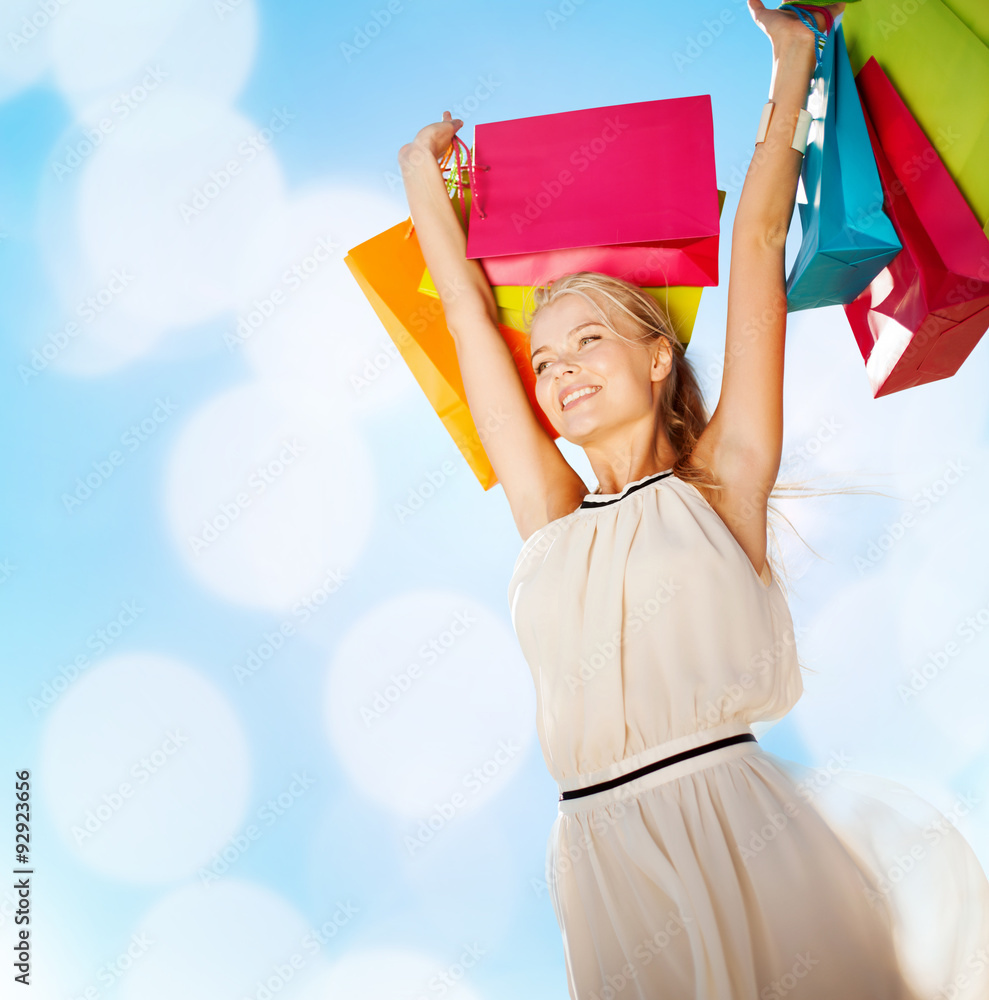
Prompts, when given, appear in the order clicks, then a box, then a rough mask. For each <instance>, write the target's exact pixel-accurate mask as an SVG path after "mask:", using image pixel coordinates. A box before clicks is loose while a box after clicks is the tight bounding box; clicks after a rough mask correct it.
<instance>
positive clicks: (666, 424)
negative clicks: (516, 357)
mask: <svg viewBox="0 0 989 1000" xmlns="http://www.w3.org/2000/svg"><path fill="white" fill-rule="evenodd" d="M564 295H579V296H580V297H581V298H583V299H584V300H585V301H587V302H588V303H589V304H590V305H591V307H592V308H593V309H594V310H595V312H596V313H597V315H598V316H599V317H600V319H601V322H602V323H603V324H604V325H605V326H606V327H607V328H608V329H609V330H610V331H611V332H612V333H614V334H615V335H616V336H617V337H618V338H619V339H621V340H623V341H624V342H625V343H628V344H638V345H640V346H641V345H646V346H648V345H651V344H655V343H657V342H658V341H659V339H660V338H665V339H666V340H668V341H669V343H670V346H671V348H672V355H673V364H672V367H671V369H670V373H669V375H668V376H667V378H666V382H665V384H664V387H663V393H662V395H661V398H660V399H659V401H658V405H657V407H656V416H655V421H654V425H653V429H654V433H653V444H652V455H653V458H654V459H655V460H656V462H657V464H658V462H659V454H658V436H659V431H660V429H661V428H662V429H665V431H666V435H667V437H668V438H669V441H670V444H671V445H672V446H673V450H674V452H675V453H676V461H675V463H674V465H673V472H674V475H676V476H677V478H678V479H682V480H684V481H685V482H689V483H693V484H695V485H699V486H705V487H707V488H709V489H711V490H714V491H718V490H723V489H725V486H724V485H723V484H721V483H719V482H718V481H717V480H716V478H715V476H714V474H713V473H712V472H711V470H710V469H707V468H699V467H695V466H693V465H691V464H689V459H690V455H691V453H692V452H693V450H694V447H695V446H696V444H697V441H698V439H699V438H700V436H701V434H702V433H703V431H704V428H705V427H707V425H708V423H709V421H710V419H711V418H710V414H709V413H708V409H707V407H706V406H705V404H704V398H703V395H702V393H701V389H700V385H699V383H698V380H697V376H696V374H695V372H694V367H693V365H692V364H691V362H690V361H689V360H688V359H687V358H686V356H685V354H684V351H685V348H684V345H683V344H682V343H681V342H680V340H679V339H678V338H677V336H676V334H675V333H674V331H673V324H672V322H671V320H670V317H669V315H668V313H667V311H666V309H664V307H663V306H661V305H660V304H659V302H658V301H657V300H656V299H655V298H654V297H653V296H652V295H650V294H649V293H648V292H644V291H642V289H641V288H639V287H637V286H636V285H632V284H629V283H628V282H627V281H622V280H621V279H619V278H612V277H609V276H607V275H604V274H598V273H596V272H593V271H579V272H576V273H573V274H565V275H563V276H562V277H560V278H557V279H556V280H555V281H553V282H551V283H550V284H548V285H544V286H542V287H540V288H537V289H535V290H534V292H533V296H532V301H531V302H528V303H527V304H526V317H525V327H526V330H530V329H531V327H532V320H533V319H534V317H535V315H536V314H537V313H538V311H539V310H540V309H544V308H545V307H546V306H548V305H551V304H552V303H553V302H556V301H557V300H558V299H559V298H561V297H562V296H564ZM616 315H620V316H623V317H625V319H626V320H627V321H629V324H630V325H631V326H632V327H633V329H635V330H636V331H638V334H639V336H638V338H637V340H633V341H630V340H629V338H628V337H627V336H625V335H624V334H622V333H621V332H620V331H619V330H618V329H617V328H616V323H615V317H616ZM818 478H820V477H818ZM812 481H813V480H811V479H805V480H790V481H784V482H780V481H777V482H776V484H775V485H774V487H773V489H772V491H771V492H770V493H769V495H768V497H767V501H766V506H767V522H768V530H769V540H768V544H767V553H766V558H767V560H768V561H769V565H770V569H771V570H772V573H773V576H774V577H775V578H776V579H778V580H779V581H780V585H781V587H782V589H783V592H784V594H788V590H789V584H790V578H789V576H788V574H787V572H786V566H785V564H784V562H783V560H782V558H781V557H780V555H779V544H778V541H779V540H778V536H777V533H776V524H775V523H774V522H775V521H777V520H778V519H780V518H782V519H783V520H784V521H785V522H786V523H787V524H788V525H789V526H790V528H791V530H792V531H793V532H794V534H795V535H796V536H797V537H798V538H799V539H800V540H801V542H803V544H804V545H805V546H806V547H807V548H808V549H810V551H811V552H813V553H814V555H815V556H817V557H818V558H821V556H820V553H818V552H816V551H815V550H814V549H813V548H812V547H811V546H810V545H808V543H807V541H806V540H805V539H804V538H803V536H802V535H801V534H800V532H799V531H797V529H796V528H795V527H794V526H793V522H792V521H791V520H790V519H789V518H788V517H787V516H786V515H785V514H784V513H783V512H782V511H780V510H779V509H778V508H777V507H776V506H775V504H774V503H773V500H774V498H775V499H779V498H780V497H782V496H788V497H801V498H807V497H816V496H832V495H839V494H846V493H871V494H874V495H876V496H887V495H888V494H885V493H882V492H878V491H876V490H869V489H857V488H847V487H846V488H841V489H830V490H811V489H808V488H807V483H809V482H812Z"/></svg>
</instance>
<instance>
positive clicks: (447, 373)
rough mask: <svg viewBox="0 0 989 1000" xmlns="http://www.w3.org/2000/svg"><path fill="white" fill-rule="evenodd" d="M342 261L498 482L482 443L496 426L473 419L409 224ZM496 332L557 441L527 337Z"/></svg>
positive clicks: (480, 467)
mask: <svg viewBox="0 0 989 1000" xmlns="http://www.w3.org/2000/svg"><path fill="white" fill-rule="evenodd" d="M344 262H345V263H346V265H347V267H349V268H350V272H351V274H353V276H354V278H355V279H356V280H357V283H358V284H359V285H360V287H361V289H362V291H363V292H364V294H365V295H366V296H367V299H368V301H369V302H370V303H371V306H372V308H373V309H374V311H375V312H376V313H377V314H378V318H379V319H380V320H381V322H382V323H383V324H384V326H385V329H386V330H387V331H388V334H389V336H390V337H391V339H392V340H393V341H394V342H395V346H396V347H397V348H398V350H399V353H400V354H401V355H402V357H403V358H404V360H405V363H406V364H407V365H408V366H409V370H410V371H411V372H412V374H413V376H414V377H415V379H416V381H417V382H418V383H419V386H420V388H421V389H422V391H423V392H424V393H425V395H426V398H427V399H428V400H429V402H430V404H431V405H432V407H433V409H434V410H435V411H436V414H437V416H438V417H439V418H440V420H441V421H442V423H443V426H444V427H445V428H446V429H447V431H448V432H449V434H450V436H451V437H452V438H453V440H454V442H455V444H456V445H457V448H458V449H459V450H460V452H461V454H462V455H463V456H464V458H465V459H466V460H467V464H468V465H469V466H470V468H471V469H472V470H473V472H474V475H476V476H477V478H478V481H479V482H480V484H481V486H482V487H483V488H484V489H485V490H489V489H491V487H492V486H494V485H495V483H496V482H497V481H498V480H497V477H496V476H495V474H494V470H493V469H492V467H491V463H490V461H489V460H488V457H487V455H486V454H485V451H484V447H483V444H482V441H483V438H484V437H485V436H486V435H487V433H489V432H491V431H493V430H495V427H493V426H488V425H486V424H485V423H484V422H483V421H482V424H481V427H480V428H478V427H477V425H476V424H475V422H474V419H473V417H472V416H471V412H470V409H469V407H468V405H467V395H466V392H465V390H464V383H463V379H462V378H461V375H460V366H459V363H458V361H457V349H456V346H455V345H454V342H453V337H452V335H451V334H450V331H449V329H448V328H447V325H446V320H445V318H444V316H443V307H442V305H441V304H440V301H439V299H431V298H429V297H427V296H425V295H421V294H420V293H419V282H420V281H421V279H422V272H423V268H424V266H425V261H424V260H423V256H422V251H421V249H420V248H419V240H418V238H417V237H416V233H415V230H414V229H413V228H412V226H411V225H410V222H409V221H406V222H401V223H399V224H398V225H397V226H392V227H391V229H387V230H385V232H383V233H380V234H379V235H378V236H375V237H373V238H372V239H370V240H367V241H366V242H364V243H361V244H360V245H359V246H356V247H354V248H353V249H352V250H350V251H349V253H348V254H347V256H346V257H344ZM499 331H500V332H501V335H502V337H503V338H504V339H505V343H506V344H508V347H509V350H511V352H512V358H513V360H514V361H515V364H516V366H517V367H518V369H519V374H520V375H521V377H522V383H523V385H524V386H525V390H526V393H527V395H528V397H529V402H530V404H531V405H532V409H533V412H534V413H535V415H536V418H537V419H538V420H539V422H540V423H541V424H542V426H543V428H544V429H545V430H546V432H547V433H548V434H549V435H550V436H551V438H552V439H553V440H556V438H558V437H559V434H558V433H557V432H556V431H555V430H554V429H553V426H552V424H551V423H550V422H549V419H548V418H547V417H546V415H545V414H544V413H543V411H542V408H541V407H540V406H539V404H538V403H537V402H536V395H535V386H536V376H535V373H534V372H533V370H532V362H531V360H530V357H529V349H528V342H527V338H526V337H525V335H524V334H523V333H521V332H519V331H518V330H512V329H511V328H509V327H507V326H504V325H500V326H499ZM492 419H494V418H492Z"/></svg>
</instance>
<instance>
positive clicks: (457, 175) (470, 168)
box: [405, 135, 491, 239]
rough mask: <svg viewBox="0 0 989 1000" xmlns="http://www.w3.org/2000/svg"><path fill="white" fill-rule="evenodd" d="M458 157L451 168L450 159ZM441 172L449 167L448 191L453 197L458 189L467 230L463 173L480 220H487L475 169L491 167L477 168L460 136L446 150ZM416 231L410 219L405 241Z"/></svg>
mask: <svg viewBox="0 0 989 1000" xmlns="http://www.w3.org/2000/svg"><path fill="white" fill-rule="evenodd" d="M461 149H463V151H464V156H465V158H466V163H465V162H463V160H462V159H461V153H460V150H461ZM454 155H456V158H457V165H456V167H453V166H450V158H451V157H452V156H454ZM439 163H440V171H443V170H446V169H447V168H448V167H449V170H450V174H449V176H448V177H447V179H446V189H447V191H449V192H450V196H451V197H452V196H453V190H454V188H456V191H457V194H458V196H459V198H460V217H461V218H462V219H463V220H464V228H465V229H466V228H467V208H466V202H465V200H464V177H463V171H464V170H465V169H466V170H467V173H468V176H469V177H470V183H469V185H468V188H467V189H468V190H470V192H471V194H472V196H473V200H474V203H475V204H476V205H477V214H478V216H479V217H480V218H482V219H485V218H487V216H486V215H485V212H484V209H483V208H481V203H480V200H479V199H478V196H477V195H478V191H477V176H476V174H475V169H477V170H490V169H491V167H490V166H486V167H477V166H476V165H475V163H474V161H473V158H472V157H471V152H470V149H469V148H468V146H467V144H466V143H465V142H464V140H463V139H461V138H460V136H459V135H454V137H453V141H452V142H451V143H450V145H449V146H447V148H446V152H445V153H444V154H443V158H442V159H441V160H440V161H439ZM414 230H415V223H414V222H413V221H412V218H411V217H410V218H409V225H408V228H407V229H406V230H405V239H409V237H410V236H411V235H412V233H413V231H414Z"/></svg>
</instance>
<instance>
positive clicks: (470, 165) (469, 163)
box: [447, 135, 491, 228]
mask: <svg viewBox="0 0 989 1000" xmlns="http://www.w3.org/2000/svg"><path fill="white" fill-rule="evenodd" d="M451 145H452V147H453V149H454V151H455V153H456V157H457V168H456V181H455V184H454V186H455V187H456V189H457V194H458V195H459V197H460V214H461V217H462V218H463V220H464V227H465V228H466V226H467V209H466V207H465V203H464V177H463V171H464V168H465V167H466V169H467V175H468V177H469V185H468V186H469V190H470V192H471V194H472V195H473V199H474V204H475V205H477V214H478V218H481V219H485V218H487V216H486V214H485V212H484V209H483V208H482V207H481V202H480V199H479V197H478V195H479V194H480V191H479V190H478V187H477V173H476V171H477V170H490V169H491V167H490V166H485V167H479V166H478V165H477V164H476V163H475V162H474V159H473V157H472V156H471V152H470V147H469V146H468V145H467V143H465V142H464V140H463V139H461V138H460V136H459V135H454V137H453V141H452V143H451ZM461 150H463V161H466V162H463V161H462V160H461V152H460V151H461ZM450 177H454V172H453V170H452V169H451V171H450ZM447 186H448V188H449V189H450V190H452V188H450V185H449V179H448V181H447Z"/></svg>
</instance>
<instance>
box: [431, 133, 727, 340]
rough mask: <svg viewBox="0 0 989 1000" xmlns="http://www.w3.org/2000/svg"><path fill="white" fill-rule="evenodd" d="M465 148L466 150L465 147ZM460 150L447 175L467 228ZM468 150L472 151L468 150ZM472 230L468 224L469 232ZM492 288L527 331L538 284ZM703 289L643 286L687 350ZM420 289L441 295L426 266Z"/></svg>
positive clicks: (721, 198) (508, 321)
mask: <svg viewBox="0 0 989 1000" xmlns="http://www.w3.org/2000/svg"><path fill="white" fill-rule="evenodd" d="M463 148H464V149H465V151H467V150H466V146H465V147H463ZM459 149H460V147H459V146H458V147H457V153H458V156H457V161H456V165H455V166H453V165H451V169H450V175H449V177H448V178H447V188H448V190H449V192H450V197H451V199H452V200H453V203H454V207H455V208H456V210H457V215H458V218H462V219H464V226H465V227H468V223H467V222H466V218H467V215H468V213H469V211H470V203H471V192H470V179H469V167H467V166H463V167H461V159H460V156H459ZM467 152H468V153H469V151H467ZM449 160H450V151H449V150H448V151H447V155H446V156H445V157H444V161H443V164H444V165H445V164H446V163H447V162H448V161H449ZM465 175H466V176H465ZM726 197H727V192H725V191H718V217H719V219H720V216H721V212H722V210H723V209H724V207H725V198H726ZM469 231H470V230H469V227H468V228H467V232H469ZM491 290H492V292H493V293H494V297H495V303H496V305H497V308H498V319H499V320H500V321H501V322H502V323H504V324H505V325H506V326H508V327H511V328H512V329H513V330H525V329H526V328H527V326H528V324H527V322H526V310H527V308H528V309H531V308H532V305H533V301H532V300H533V292H534V291H535V286H525V285H493V286H492V288H491ZM701 290H702V289H701V287H700V286H674V287H672V288H667V287H663V286H658V287H652V288H643V289H642V291H644V292H646V293H648V294H649V295H652V296H653V298H655V299H656V301H657V302H658V303H659V304H660V305H661V306H662V307H663V308H664V309H665V310H666V313H667V315H668V316H669V317H670V322H671V323H672V325H673V332H674V333H675V334H676V337H677V339H678V340H679V341H680V343H682V344H683V346H684V349H686V347H687V346H688V345H689V343H690V337H691V334H692V333H693V329H694V321H695V320H696V319H697V310H698V308H699V307H700V303H701ZM419 291H420V292H422V293H423V294H424V295H429V296H431V297H433V298H439V292H438V291H437V289H436V285H435V284H434V283H433V278H432V275H430V273H429V268H426V269H425V270H424V271H423V273H422V280H421V281H420V282H419Z"/></svg>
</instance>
